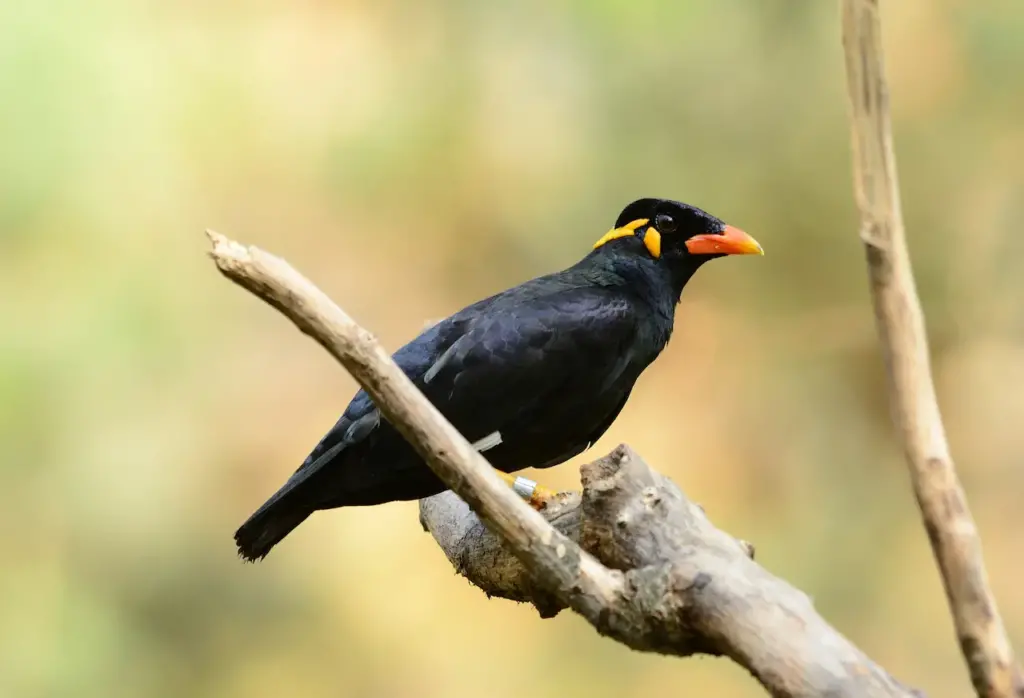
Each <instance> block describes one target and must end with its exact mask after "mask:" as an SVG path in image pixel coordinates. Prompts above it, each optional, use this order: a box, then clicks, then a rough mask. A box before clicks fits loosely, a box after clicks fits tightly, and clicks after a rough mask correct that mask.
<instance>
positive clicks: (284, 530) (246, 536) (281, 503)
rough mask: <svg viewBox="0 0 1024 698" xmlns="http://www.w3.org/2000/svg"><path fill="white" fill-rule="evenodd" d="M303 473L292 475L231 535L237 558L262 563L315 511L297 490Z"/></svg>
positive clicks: (307, 499)
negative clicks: (235, 545)
mask: <svg viewBox="0 0 1024 698" xmlns="http://www.w3.org/2000/svg"><path fill="white" fill-rule="evenodd" d="M301 475H306V473H302V472H301V471H300V472H299V473H296V475H293V476H292V478H291V479H290V480H289V481H288V482H286V483H285V484H284V486H283V487H282V488H281V489H279V490H278V491H277V492H276V493H274V495H273V496H272V497H271V498H270V499H268V500H267V501H266V502H265V503H264V504H263V506H261V507H260V508H259V509H257V510H256V511H255V512H254V513H253V515H252V516H250V517H249V518H248V519H247V520H246V522H245V523H244V524H242V525H241V526H239V528H238V530H237V531H235V543H236V544H237V545H238V554H239V555H240V556H241V557H242V559H244V560H247V561H249V562H256V561H257V560H262V559H263V558H265V557H266V556H267V553H269V552H270V549H271V548H273V547H274V546H275V545H277V544H278V543H280V542H281V541H282V540H283V539H284V537H285V536H287V535H288V534H289V533H291V532H292V531H293V530H294V529H295V527H296V526H298V525H299V524H300V523H302V522H303V521H305V520H306V519H307V518H309V515H310V514H312V513H313V512H314V511H316V509H317V507H316V506H315V504H313V503H312V502H311V501H310V500H309V498H308V497H304V496H302V494H303V493H302V490H301V489H300V488H299V487H298V486H299V485H301V484H302V482H303V481H304V480H305V479H306V478H305V477H301Z"/></svg>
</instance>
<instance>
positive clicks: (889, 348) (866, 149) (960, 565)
mask: <svg viewBox="0 0 1024 698" xmlns="http://www.w3.org/2000/svg"><path fill="white" fill-rule="evenodd" d="M878 13H879V8H878V2H877V0H843V45H844V48H845V53H846V73H847V81H848V88H849V98H850V105H851V117H852V122H851V124H852V134H853V171H854V187H855V192H856V197H857V204H858V206H859V208H860V213H861V229H860V235H861V239H862V240H863V241H864V246H865V248H866V251H867V260H868V272H869V275H870V279H871V295H872V298H873V301H874V307H875V316H876V320H877V325H878V331H879V335H880V338H881V344H882V349H883V352H884V354H885V360H886V365H887V367H888V372H889V388H890V389H889V399H890V402H891V404H892V409H893V414H894V416H895V419H896V423H897V425H898V427H899V429H900V435H901V437H902V442H903V448H904V450H905V452H906V457H907V462H908V464H909V466H910V474H911V481H912V483H913V487H914V493H915V495H916V496H917V502H918V505H919V507H920V510H921V516H922V518H923V519H924V525H925V529H926V531H927V533H928V538H929V540H930V541H931V546H932V551H933V553H934V554H935V558H936V560H937V561H938V565H939V569H940V571H941V573H942V581H943V584H944V585H945V589H946V596H947V598H948V601H949V606H950V609H951V610H952V613H953V620H954V623H955V626H956V631H957V635H958V636H959V639H960V647H961V649H962V651H963V654H964V658H965V659H966V660H967V666H968V669H969V671H970V674H971V681H972V683H973V684H974V688H975V690H976V691H977V692H978V695H979V696H983V697H984V698H1009V697H1010V696H1015V695H1016V696H1024V681H1022V680H1021V677H1020V673H1019V670H1018V668H1017V667H1016V666H1015V663H1014V657H1013V650H1012V648H1011V647H1010V642H1009V639H1008V637H1007V635H1006V629H1005V628H1004V627H1003V622H1002V620H1001V618H1000V617H999V611H998V609H997V607H996V601H995V598H994V596H993V595H992V591H991V589H990V588H989V584H988V579H987V576H986V573H985V564H984V560H983V559H982V553H981V539H980V538H979V536H978V531H977V528H976V527H975V525H974V520H973V519H972V517H971V513H970V510H969V509H968V507H967V500H966V498H965V496H964V491H963V488H962V487H961V486H960V481H959V479H958V478H957V474H956V469H955V467H954V465H953V459H952V458H951V456H950V453H949V445H948V444H947V442H946V434H945V429H944V427H943V424H942V417H941V415H940V413H939V406H938V401H937V399H936V396H935V388H934V386H933V384H932V376H931V368H930V363H929V357H928V340H927V335H926V333H925V324H924V315H923V313H922V312H921V304H920V301H919V300H918V296H917V288H916V286H915V284H914V276H913V272H912V270H911V264H910V256H909V253H908V251H907V244H906V238H905V234H904V227H903V214H902V211H901V208H900V197H899V185H898V182H897V179H896V158H895V154H894V152H893V144H892V127H891V124H890V117H889V95H888V88H887V86H886V79H885V69H884V64H883V58H882V37H881V24H880V21H879V14H878Z"/></svg>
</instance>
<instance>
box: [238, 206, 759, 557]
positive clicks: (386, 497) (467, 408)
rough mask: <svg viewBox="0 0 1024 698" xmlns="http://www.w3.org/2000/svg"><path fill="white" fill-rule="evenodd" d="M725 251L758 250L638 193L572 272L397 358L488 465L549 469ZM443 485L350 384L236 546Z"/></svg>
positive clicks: (613, 405) (483, 310)
mask: <svg viewBox="0 0 1024 698" xmlns="http://www.w3.org/2000/svg"><path fill="white" fill-rule="evenodd" d="M730 254H762V251H761V247H760V245H758V244H757V242H756V241H755V240H754V239H753V238H751V237H750V236H749V235H747V234H746V233H744V232H742V231H741V230H739V229H737V228H734V227H732V226H729V225H726V224H725V223H723V222H722V221H720V220H718V219H717V218H715V217H714V216H711V215H709V214H707V213H705V212H704V211H701V210H700V209H697V208H694V207H693V206H688V205H686V204H682V203H679V202H676V201H668V200H664V199H640V200H639V201H634V202H633V203H631V204H630V205H629V206H627V207H626V208H625V209H624V210H623V211H622V213H621V214H620V215H619V218H618V220H617V221H616V222H615V227H614V228H613V229H612V230H611V231H610V232H608V233H607V234H606V235H605V236H604V237H602V238H601V239H600V240H598V241H597V243H596V244H595V245H594V249H593V250H592V251H591V252H590V253H589V254H588V255H587V256H586V257H584V258H583V259H582V260H580V261H579V262H577V263H576V264H574V265H573V266H571V267H569V268H568V269H565V270H564V271H560V272H557V273H554V274H549V275H547V276H541V277H539V278H536V279H533V280H531V281H527V282H526V283H524V284H521V285H519V286H516V287H514V288H510V289H508V290H507V291H502V292H501V293H499V294H497V295H494V296H491V297H490V298H485V299H484V300H482V301H479V302H477V303H474V304H473V305H470V306H469V307H467V308H465V309H463V310H460V311H459V312H458V313H456V314H454V315H452V316H451V317H449V318H447V319H446V320H443V321H442V322H440V323H438V324H436V325H434V326H432V327H430V328H429V329H427V330H425V331H424V332H423V333H422V334H420V336H419V337H417V338H416V339H414V340H413V341H412V342H410V343H409V344H406V345H405V346H404V347H402V348H401V349H399V350H398V351H397V352H396V353H395V354H394V360H395V362H396V363H397V364H398V365H399V366H400V367H401V368H402V370H403V371H405V373H406V375H408V376H409V378H411V379H412V380H413V382H414V383H415V384H416V386H417V387H418V388H419V389H420V390H422V391H423V393H424V394H425V395H426V396H427V398H428V399H429V400H430V401H431V402H432V403H433V404H434V405H435V406H436V407H437V408H438V409H439V410H440V411H441V413H442V414H443V415H444V416H445V417H446V418H447V419H448V420H449V421H450V422H451V423H452V424H453V425H454V426H455V427H456V428H457V429H458V430H459V431H460V432H461V433H462V435H463V436H465V437H466V438H467V439H468V440H469V441H470V442H472V443H473V444H474V445H475V446H476V447H477V449H478V450H480V451H481V452H483V453H485V457H486V458H487V460H488V461H489V462H490V463H491V464H492V465H493V466H494V467H495V468H497V469H498V470H500V471H502V472H504V473H510V472H515V471H517V470H520V469H522V468H531V467H532V468H547V467H550V466H553V465H557V464H559V463H562V462H564V461H566V460H568V459H569V458H571V457H573V456H575V455H576V454H578V453H581V452H583V451H584V450H586V449H587V448H588V447H589V446H590V444H592V443H593V442H594V441H596V440H597V439H598V438H599V437H600V436H601V435H602V434H603V433H604V432H605V430H607V429H608V427H609V426H610V425H611V424H612V422H613V421H614V420H615V418H616V416H618V414H619V411H620V410H621V409H622V407H623V405H624V404H625V403H626V399H627V398H628V397H629V393H630V391H631V390H632V389H633V384H634V383H635V382H636V380H637V378H639V376H640V374H641V373H642V372H643V370H644V369H645V368H647V366H648V365H649V364H650V363H651V362H652V361H654V359H655V358H656V357H657V356H658V354H660V353H661V350H662V349H664V348H665V344H666V343H667V342H668V340H669V336H670V335H671V334H672V326H673V320H674V317H675V306H676V304H677V303H678V302H679V296H680V294H681V293H682V290H683V286H685V285H686V282H687V281H688V280H689V279H690V277H691V276H692V275H693V273H694V272H695V271H697V269H698V268H699V267H700V266H701V265H702V264H704V262H706V261H708V260H710V259H714V258H716V257H721V256H724V255H730ZM506 479H507V480H508V481H509V482H510V483H512V485H513V487H515V489H516V491H517V492H519V493H520V494H521V495H522V496H524V497H525V498H528V499H531V501H532V502H533V503H534V504H535V505H537V504H538V502H539V501H540V500H541V499H542V497H543V495H541V494H540V490H538V489H537V487H536V483H533V482H532V481H530V480H526V478H514V477H512V476H507V477H506ZM445 489H446V487H445V485H444V484H443V483H442V482H441V480H439V479H438V478H437V476H435V475H434V473H433V472H432V471H431V470H430V468H429V467H428V466H427V465H426V464H425V463H424V462H423V461H422V460H421V459H420V458H419V456H417V455H416V453H415V451H414V450H413V449H412V447H411V446H410V445H409V444H408V443H407V442H406V441H405V440H404V439H403V437H402V436H401V435H400V434H399V433H398V432H397V431H396V430H395V429H394V428H393V427H391V425H390V424H388V423H387V422H386V421H384V420H381V416H380V412H378V411H377V409H376V408H375V407H374V405H373V401H372V400H371V399H370V398H369V396H368V395H367V394H366V393H365V392H364V391H362V390H360V391H359V392H358V393H357V394H356V396H355V398H354V399H353V400H352V402H351V403H349V406H348V408H347V409H346V410H345V413H344V414H343V415H342V416H341V419H339V420H338V422H337V424H335V425H334V427H333V428H332V429H331V430H330V431H329V432H328V433H327V435H326V436H324V438H323V439H322V440H321V441H320V443H319V444H317V446H316V448H314V449H313V452H312V453H310V454H309V457H307V458H306V460H305V462H304V463H303V464H302V466H301V467H300V468H299V469H298V470H297V471H296V472H295V474H294V475H292V476H291V478H290V479H289V480H288V482H286V483H285V485H284V486H283V487H282V488H281V489H280V490H278V492H277V493H276V494H274V495H273V496H272V497H271V498H270V499H269V500H267V502H266V503H265V504H264V505H263V506H261V507H260V508H259V509H258V510H257V511H256V513H254V514H253V515H252V516H251V517H250V518H249V520H248V521H246V522H245V523H244V524H242V526H241V528H239V529H238V531H237V532H236V533H235V542H236V543H237V544H238V551H239V554H240V555H241V556H242V557H243V558H245V559H247V560H257V559H260V558H263V557H264V556H266V554H267V553H269V552H270V549H271V548H273V547H274V545H276V544H277V543H278V542H279V541H281V539H282V538H284V537H285V536H286V535H288V533H290V532H291V531H292V529H294V528H295V527H296V526H298V525H299V524H300V523H302V522H303V521H304V520H305V519H306V517H308V516H309V515H310V514H312V513H313V512H314V511H317V510H320V509H333V508H336V507H345V506H366V505H372V504H382V503H384V502H392V501H398V500H412V499H420V498H422V497H429V496H431V495H434V494H437V493H439V492H442V491H444V490H445Z"/></svg>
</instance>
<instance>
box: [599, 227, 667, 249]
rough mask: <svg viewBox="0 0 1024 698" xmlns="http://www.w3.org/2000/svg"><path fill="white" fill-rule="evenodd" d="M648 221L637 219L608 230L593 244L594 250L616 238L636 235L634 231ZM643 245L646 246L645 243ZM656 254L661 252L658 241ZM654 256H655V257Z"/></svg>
mask: <svg viewBox="0 0 1024 698" xmlns="http://www.w3.org/2000/svg"><path fill="white" fill-rule="evenodd" d="M648 220H649V219H647V218H638V219H637V220H635V221H630V222H629V223H626V225H624V226H622V227H621V228H613V229H611V230H609V231H608V232H607V233H605V234H604V235H603V236H602V237H601V239H600V240H598V241H597V242H595V243H594V249H595V250H596V249H597V248H598V247H600V246H601V245H603V244H605V243H606V242H611V241H612V240H617V239H618V238H625V237H629V236H630V235H636V229H637V228H639V227H640V226H642V225H647V221H648ZM645 240H646V237H645ZM644 244H646V242H645V243H644ZM647 249H648V250H649V249H651V248H650V247H648V248H647ZM658 252H659V254H660V252H661V244H660V241H659V245H658ZM651 254H654V253H653V252H652V253H651ZM655 256H657V255H655Z"/></svg>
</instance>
